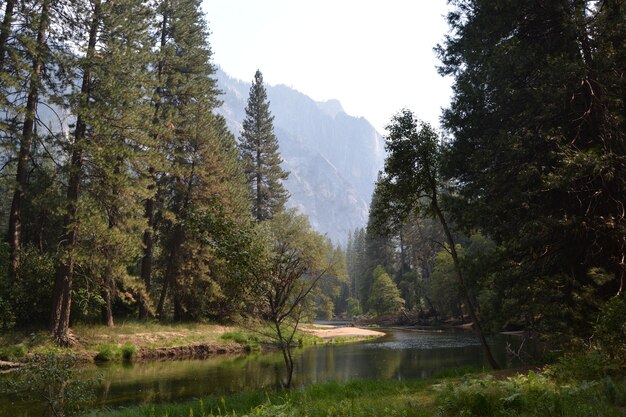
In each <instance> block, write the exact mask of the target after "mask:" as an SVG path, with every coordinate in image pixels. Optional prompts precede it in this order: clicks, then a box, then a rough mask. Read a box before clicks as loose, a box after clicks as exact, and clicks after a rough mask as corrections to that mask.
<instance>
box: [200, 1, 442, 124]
mask: <svg viewBox="0 0 626 417" xmlns="http://www.w3.org/2000/svg"><path fill="white" fill-rule="evenodd" d="M204 10H205V12H206V16H207V19H208V21H209V28H210V30H211V37H210V43H211V46H212V48H213V53H214V55H213V60H214V63H215V64H216V65H219V66H220V67H222V69H223V70H224V71H225V72H226V73H228V74H229V75H231V76H232V77H235V78H238V79H242V80H244V81H250V82H251V81H252V78H253V76H254V72H255V71H256V69H257V68H258V69H260V70H261V72H262V73H263V77H264V79H265V82H266V83H269V84H271V85H275V84H285V85H288V86H290V87H293V88H295V89H296V90H298V91H300V92H302V93H304V94H307V95H308V96H310V97H312V98H313V99H315V100H318V101H323V100H328V99H337V100H339V101H340V102H341V103H342V105H343V107H344V109H345V110H346V112H347V113H348V114H350V115H353V116H363V117H365V118H367V119H368V120H369V121H370V122H371V123H372V124H373V125H374V126H375V127H376V128H377V129H378V130H379V132H380V133H384V126H385V125H386V124H387V122H388V121H389V119H390V118H391V116H392V115H393V114H394V113H396V112H397V111H398V110H400V109H401V108H403V107H407V108H409V109H411V110H413V111H414V112H415V113H416V114H417V116H418V117H420V118H421V119H424V120H427V121H430V122H431V123H433V124H435V125H438V120H439V114H440V109H441V107H445V106H446V105H447V104H448V102H449V99H450V94H451V91H450V85H451V80H450V79H444V78H442V77H441V76H439V75H438V74H437V71H436V69H435V65H437V62H438V61H437V58H436V56H435V53H434V52H433V47H434V46H435V45H436V44H437V43H438V42H441V41H442V40H443V37H444V35H445V33H446V31H447V25H446V22H445V19H444V15H445V13H446V10H447V5H446V0H386V1H381V0H314V1H313V0H204Z"/></svg>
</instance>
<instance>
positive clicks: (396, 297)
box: [368, 265, 404, 316]
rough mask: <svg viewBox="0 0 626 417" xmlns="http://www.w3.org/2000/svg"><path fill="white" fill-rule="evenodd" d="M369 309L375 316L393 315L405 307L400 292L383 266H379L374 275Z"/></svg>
mask: <svg viewBox="0 0 626 417" xmlns="http://www.w3.org/2000/svg"><path fill="white" fill-rule="evenodd" d="M368 305H369V308H370V310H371V311H373V312H374V313H375V314H377V315H379V316H381V315H384V314H393V313H397V312H399V311H400V310H401V309H402V307H403V306H404V300H403V299H402V297H400V290H398V287H397V286H396V284H395V283H394V282H393V280H392V279H391V277H390V276H389V274H387V273H386V272H385V270H384V269H383V267H382V266H380V265H379V266H377V267H376V269H375V270H374V272H373V275H372V289H371V293H370V297H369V303H368Z"/></svg>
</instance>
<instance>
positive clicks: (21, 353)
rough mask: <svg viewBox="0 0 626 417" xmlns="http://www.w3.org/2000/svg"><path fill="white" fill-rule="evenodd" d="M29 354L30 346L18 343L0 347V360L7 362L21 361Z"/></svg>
mask: <svg viewBox="0 0 626 417" xmlns="http://www.w3.org/2000/svg"><path fill="white" fill-rule="evenodd" d="M27 353H28V346H27V345H26V344H24V343H18V344H14V345H9V346H2V347H0V359H2V360H5V361H19V360H22V359H24V357H25V356H26V354H27Z"/></svg>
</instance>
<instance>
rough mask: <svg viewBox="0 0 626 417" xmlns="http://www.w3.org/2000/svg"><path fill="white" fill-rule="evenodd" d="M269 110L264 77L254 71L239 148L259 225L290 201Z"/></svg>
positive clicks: (286, 174)
mask: <svg viewBox="0 0 626 417" xmlns="http://www.w3.org/2000/svg"><path fill="white" fill-rule="evenodd" d="M269 107H270V103H269V102H268V101H267V93H266V91H265V86H264V85H263V75H262V74H261V71H258V70H257V72H256V73H255V74H254V81H253V82H252V86H251V87H250V96H249V98H248V105H247V106H246V118H245V120H244V121H243V130H242V132H241V139H240V144H239V148H240V150H241V159H242V160H243V165H244V171H245V173H246V177H247V179H248V184H250V187H251V189H252V196H253V197H252V211H253V214H254V217H255V219H256V220H257V221H259V222H260V221H263V220H268V219H271V218H272V217H274V215H275V214H276V213H279V212H281V211H282V210H283V209H284V207H285V203H286V202H287V199H288V198H289V193H288V192H287V190H286V189H285V188H284V187H283V184H282V182H283V181H284V180H286V179H287V177H288V175H289V173H288V172H285V171H283V169H282V168H281V167H280V164H281V163H282V162H283V161H282V159H281V157H280V154H279V152H278V139H277V138H276V136H275V135H274V125H273V120H274V116H272V115H271V112H270V108H269Z"/></svg>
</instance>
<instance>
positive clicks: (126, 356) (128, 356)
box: [121, 342, 137, 362]
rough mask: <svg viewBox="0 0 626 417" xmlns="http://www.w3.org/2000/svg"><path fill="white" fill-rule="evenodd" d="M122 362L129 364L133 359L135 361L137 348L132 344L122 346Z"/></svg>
mask: <svg viewBox="0 0 626 417" xmlns="http://www.w3.org/2000/svg"><path fill="white" fill-rule="evenodd" d="M121 350H122V360H123V361H125V362H130V361H132V360H133V359H135V356H136V355H137V346H135V345H133V344H132V343H130V342H129V343H126V344H124V345H122V348H121Z"/></svg>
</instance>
